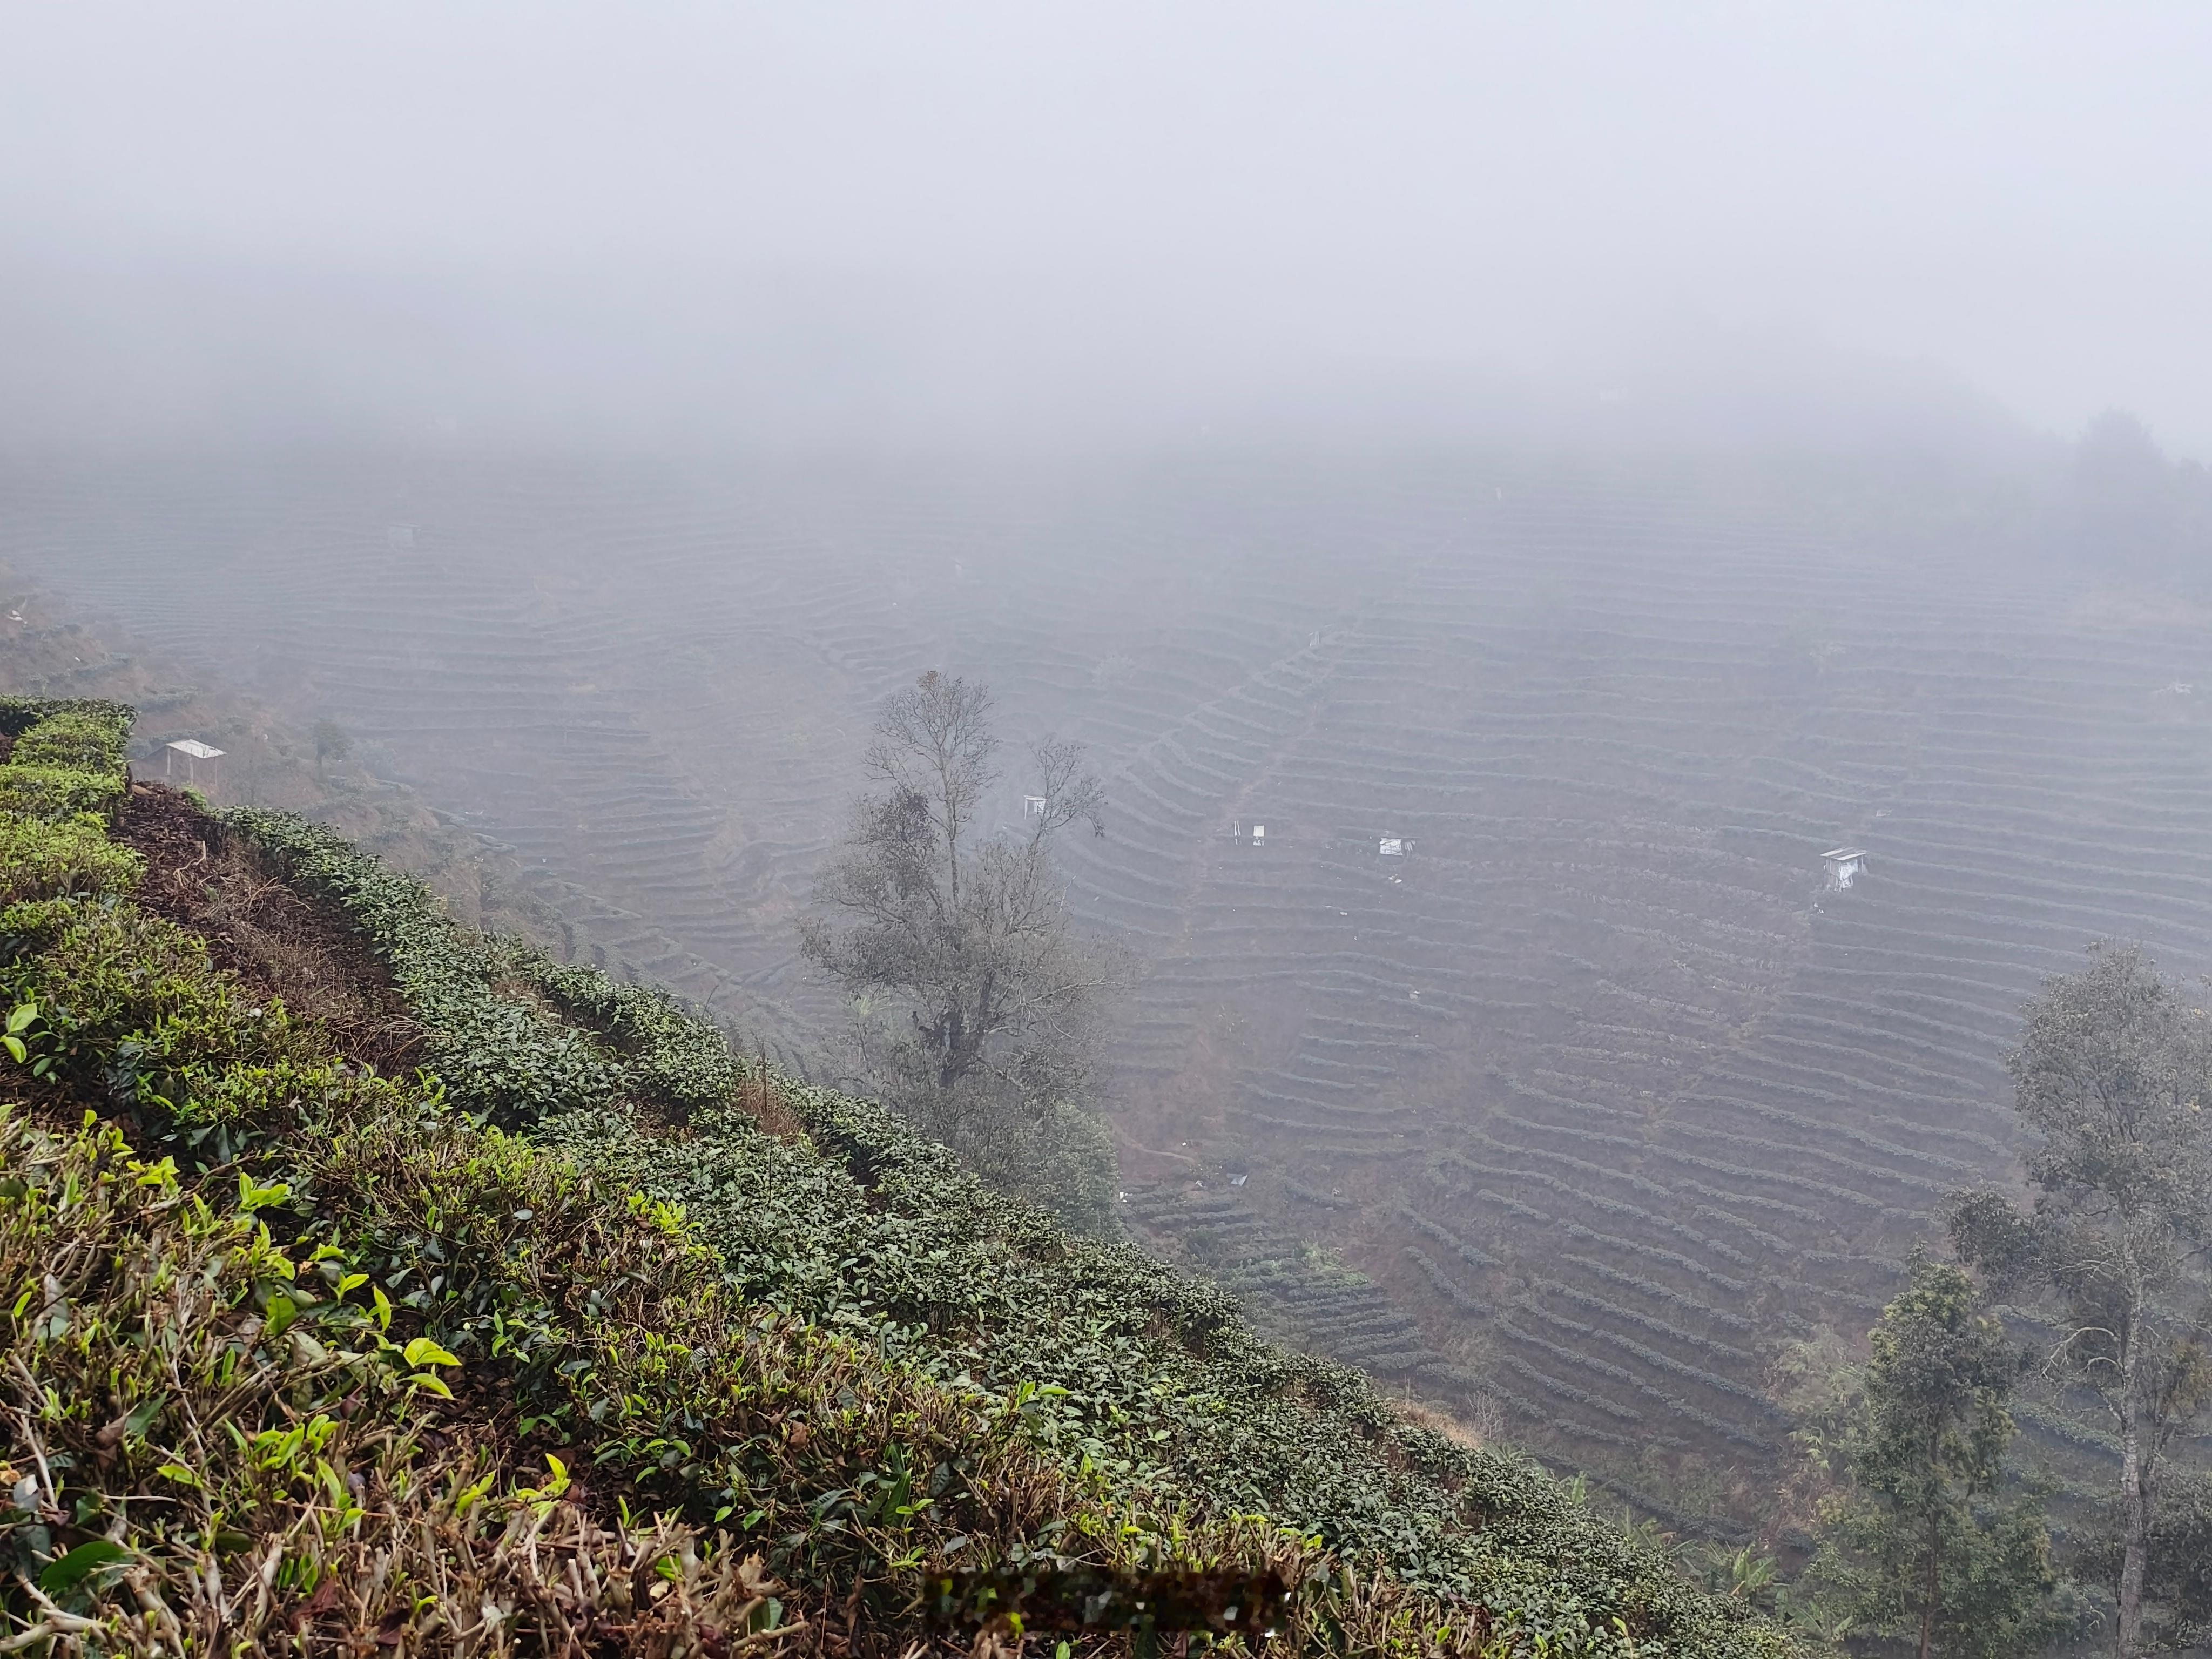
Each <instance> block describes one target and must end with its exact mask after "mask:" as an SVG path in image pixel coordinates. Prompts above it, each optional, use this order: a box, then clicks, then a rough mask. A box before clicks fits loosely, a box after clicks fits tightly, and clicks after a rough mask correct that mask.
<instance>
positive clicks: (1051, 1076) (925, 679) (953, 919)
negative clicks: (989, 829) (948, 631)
mask: <svg viewBox="0 0 2212 1659" xmlns="http://www.w3.org/2000/svg"><path fill="white" fill-rule="evenodd" d="M990 716H991V696H990V693H989V691H988V690H986V689H985V688H984V687H982V686H981V685H971V684H969V683H968V682H967V681H965V680H963V679H960V678H952V677H948V676H946V675H944V674H941V673H939V672H937V671H934V670H933V671H930V672H928V673H927V674H924V675H923V676H922V677H921V678H920V679H919V680H918V681H916V682H915V684H914V685H912V686H911V687H909V688H908V689H907V690H904V691H902V692H900V693H898V694H897V695H896V696H894V697H892V698H891V700H890V702H889V703H888V704H887V705H886V706H885V708H884V712H883V714H882V716H881V718H880V719H879V720H878V721H877V724H876V731H875V736H874V739H873V741H872V742H871V744H869V746H868V750H867V756H866V767H867V772H868V776H869V777H870V779H871V780H872V781H873V782H874V783H875V784H876V785H877V786H878V788H877V789H876V790H874V791H873V792H872V793H869V794H866V795H865V796H863V797H862V798H861V799H860V801H859V802H858V803H857V804H856V805H855V807H854V815H853V826H852V829H851V831H850V833H849V835H848V837H847V840H846V842H845V845H844V848H843V849H842V851H841V852H840V854H838V856H837V857H836V859H835V860H833V861H832V862H831V863H830V865H829V867H828V868H827V869H826V870H824V871H823V873H822V875H821V878H820V879H819V880H818V881H817V884H816V888H815V899H816V902H817V905H818V906H819V907H821V908H822V909H823V911H825V912H826V913H827V914H826V915H817V916H815V917H811V918H809V919H808V920H807V921H805V922H803V923H802V924H801V927H800V941H801V944H802V945H803V947H804V949H805V952H806V955H807V957H808V959H809V960H810V961H811V962H812V963H814V964H815V965H816V966H817V967H818V968H820V969H822V970H823V971H824V972H825V973H827V974H829V975H830V976H831V977H832V978H834V979H835V980H836V981H838V983H839V984H840V985H842V986H843V987H845V989H846V991H847V992H848V994H851V995H852V996H853V997H854V1006H855V1010H856V1015H857V1018H856V1021H855V1029H854V1037H855V1043H854V1048H855V1053H856V1055H857V1057H858V1059H859V1061H860V1068H861V1072H862V1075H863V1079H864V1081H865V1082H866V1084H867V1085H869V1086H872V1088H874V1089H875V1090H876V1091H878V1092H879V1093H880V1094H881V1095H882V1096H883V1097H884V1099H885V1100H886V1101H887V1103H890V1104H891V1105H893V1106H894V1107H896V1109H899V1110H900V1111H902V1113H904V1114H905V1115H907V1116H908V1117H909V1118H911V1119H912V1120H913V1121H915V1122H916V1123H917V1124H918V1125H920V1126H921V1127H922V1128H924V1129H925V1130H926V1131H927V1133H931V1134H933V1135H935V1136H936V1137H937V1138H938V1139H942V1140H944V1141H945V1143H946V1144H947V1145H949V1146H952V1147H953V1148H954V1149H955V1150H956V1151H957V1152H960V1153H961V1154H962V1155H963V1157H965V1158H968V1159H969V1162H970V1163H971V1164H975V1166H976V1167H978V1168H979V1169H980V1170H982V1171H983V1173H985V1174H986V1175H987V1176H990V1177H991V1178H993V1179H994V1180H995V1181H998V1182H1000V1184H1004V1185H1010V1186H1015V1187H1020V1188H1025V1189H1027V1190H1029V1191H1030V1192H1031V1193H1032V1194H1034V1195H1036V1196H1038V1197H1040V1198H1042V1199H1044V1200H1047V1201H1048V1202H1050V1203H1052V1204H1053V1206H1054V1207H1055V1208H1058V1209H1060V1211H1061V1212H1062V1213H1063V1214H1066V1215H1069V1216H1070V1218H1072V1219H1081V1220H1085V1222H1095V1221H1098V1220H1103V1216H1104V1212H1103V1207H1102V1206H1103V1204H1104V1202H1105V1199H1106V1195H1107V1188H1109V1186H1110V1184H1111V1180H1112V1152H1111V1148H1110V1143H1109V1141H1108V1140H1107V1139H1106V1138H1105V1137H1104V1135H1103V1131H1102V1130H1101V1129H1100V1127H1099V1126H1098V1125H1097V1122H1096V1121H1095V1120H1094V1119H1093V1118H1092V1117H1091V1115H1090V1113H1089V1111H1088V1110H1087V1108H1088V1107H1089V1106H1090V1104H1091V1100H1090V1095H1091V1086H1092V1084H1093V1079H1094V1076H1095V1070H1096V1065H1097V1039H1098V1035H1099V1021H1100V1018H1101V1017H1102V1015H1103V1012H1105V1010H1106V1008H1107V1007H1108V1006H1109V1004H1110V1003H1111V1002H1112V1001H1113V1000H1114V999H1115V994H1117V993H1118V992H1119V991H1120V990H1121V989H1122V988H1124V987H1126V985H1127V982H1128V980H1129V977H1130V975H1129V972H1128V967H1127V961H1126V958H1124V957H1122V956H1121V955H1120V954H1119V953H1118V952H1115V951H1112V950H1110V949H1108V948H1105V947H1103V946H1099V945H1091V944H1089V943H1086V942H1085V941H1082V940H1079V939H1077V938H1076V937H1075V934H1074V931H1073V926H1072V922H1071V918H1070V917H1069V915H1068V912H1067V908H1066V902H1065V896H1064V893H1063V891H1062V889H1061V886H1060V881H1059V879H1058V878H1057V877H1056V875H1055V874H1054V870H1053V866H1052V860H1051V851H1050V849H1051V843H1052V841H1053V839H1054V836H1057V835H1058V834H1059V833H1060V831H1061V830H1063V829H1066V828H1067V827H1069V826H1070V825H1071V824H1073V823H1079V822H1087V823H1091V824H1093V825H1094V826H1095V825H1097V824H1099V823H1101V822H1102V814H1103V810H1104V805H1105V791H1104V789H1103V786H1102V785H1101V784H1100V783H1099V781H1098V780H1097V777H1096V776H1095V775H1092V774H1091V771H1090V770H1089V769H1087V768H1086V766H1085V763H1084V758H1083V749H1082V746H1081V745H1080V744H1073V743H1064V742H1059V741H1055V740H1054V739H1051V738H1047V739H1045V740H1043V741H1042V742H1040V743H1037V744H1032V745H1031V746H1030V750H1029V765H1030V782H1031V784H1032V785H1033V790H1032V793H1031V794H1030V796H1029V798H1028V799H1027V800H1026V801H1025V804H1024V817H1023V821H1022V825H1021V829H1020V831H1019V833H1018V834H1015V835H998V836H985V835H981V834H979V832H978V829H979V824H978V814H979V812H980V811H981V809H982V805H983V802H984V799H985V798H986V796H987V793H988V792H989V791H990V789H991V787H992V786H993V785H994V783H995V782H996V781H998V777H999V772H998V767H997V763H996V757H997V754H998V750H999V744H998V739H997V738H996V737H995V736H994V734H993V732H992V731H991V720H990Z"/></svg>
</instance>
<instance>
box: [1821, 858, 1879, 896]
mask: <svg viewBox="0 0 2212 1659" xmlns="http://www.w3.org/2000/svg"><path fill="white" fill-rule="evenodd" d="M1820 860H1821V862H1822V863H1824V864H1826V866H1827V868H1828V890H1829V891H1830V892H1832V893H1840V892H1843V891H1844V890H1847V889H1848V888H1849V887H1850V884H1852V883H1853V882H1855V881H1857V879H1858V878H1859V876H1860V875H1861V873H1862V872H1864V870H1865V869H1866V865H1867V855H1866V849H1865V848H1863V847H1838V848H1832V849H1831V850H1829V851H1827V852H1826V853H1823V854H1820Z"/></svg>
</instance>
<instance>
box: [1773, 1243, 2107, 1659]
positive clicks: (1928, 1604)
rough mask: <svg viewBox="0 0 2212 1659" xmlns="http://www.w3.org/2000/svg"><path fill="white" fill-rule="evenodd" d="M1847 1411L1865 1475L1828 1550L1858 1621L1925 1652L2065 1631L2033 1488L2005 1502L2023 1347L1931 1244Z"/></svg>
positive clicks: (1848, 1441)
mask: <svg viewBox="0 0 2212 1659" xmlns="http://www.w3.org/2000/svg"><path fill="white" fill-rule="evenodd" d="M1872 1344H1873V1349H1874V1355H1873V1358H1872V1360H1871V1361H1870V1362H1869V1364H1868V1366H1867V1369H1866V1372H1865V1376H1864V1378H1863V1383H1862V1386H1861V1389H1860V1391H1859V1394H1858V1397H1857V1400H1856V1401H1853V1402H1852V1403H1851V1406H1850V1410H1849V1414H1848V1416H1847V1418H1846V1419H1845V1421H1844V1424H1843V1425H1840V1427H1841V1432H1840V1434H1839V1436H1838V1451H1839V1452H1840V1454H1841V1462H1842V1463H1843V1466H1844V1470H1845V1471H1846V1472H1847V1474H1848V1475H1849V1477H1850V1487H1849V1489H1848V1491H1847V1492H1846V1493H1845V1494H1844V1496H1843V1497H1842V1498H1839V1499H1838V1500H1836V1501H1834V1502H1832V1504H1830V1505H1829V1506H1828V1509H1827V1512H1826V1521H1827V1523H1828V1528H1829V1541H1828V1543H1827V1545H1826V1547H1825V1548H1824V1551H1823V1553H1822V1557H1821V1559H1820V1561H1819V1562H1818V1563H1817V1564H1816V1566H1815V1571H1814V1575H1813V1576H1814V1581H1815V1582H1816V1583H1823V1584H1824V1585H1825V1586H1826V1588H1827V1589H1829V1591H1830V1592H1831V1595H1832V1598H1833V1601H1834V1602H1835V1603H1836V1604H1837V1605H1838V1607H1839V1608H1840V1609H1841V1611H1842V1612H1843V1613H1844V1619H1845V1620H1846V1623H1847V1627H1849V1628H1851V1629H1855V1630H1858V1631H1863V1632H1869V1633H1875V1634H1880V1635H1884V1636H1888V1637H1891V1638H1908V1639H1909V1638H1917V1639H1918V1641H1919V1644H1920V1650H1921V1651H1922V1652H1923V1654H1924V1653H1929V1652H1935V1653H1941V1654H1944V1655H1947V1656H1950V1655H1956V1656H1962V1659H1967V1656H1972V1659H2010V1656H2015V1655H2019V1654H2022V1653H2032V1652H2033V1651H2035V1650H2038V1649H2039V1648H2041V1647H2043V1646H2045V1644H2048V1643H2049V1642H2051V1640H2053V1639H2055V1638H2057V1637H2058V1636H2060V1635H2062V1634H2063V1633H2064V1632H2065V1631H2066V1629H2067V1628H2068V1625H2069V1620H2068V1619H2067V1617H2066V1615H2065V1613H2063V1610H2062V1609H2061V1608H2060V1606H2059V1603H2058V1600H2057V1591H2058V1584H2057V1574H2056V1572H2055V1571H2053V1569H2052V1566H2051V1546H2050V1538H2049V1535H2048V1533H2047V1531H2046V1530H2045V1525H2044V1520H2043V1514H2042V1510H2041V1507H2040V1505H2039V1504H2038V1503H2037V1502H2036V1501H2035V1500H2034V1499H2033V1498H2015V1499H2014V1500H2012V1501H2010V1502H2008V1503H2001V1502H1999V1501H1997V1498H1996V1493H1997V1492H1998V1490H1999V1488H2000V1486H2001V1485H2002V1480H2003V1476H2004V1455H2005V1450H2006V1448H2007V1447H2008V1445H2009V1444H2010V1443H2011V1441H2012V1438H2013V1434H2014V1428H2013V1421H2012V1418H2011V1415H2010V1413H2008V1411H2007V1410H2006V1409H2005V1401H2006V1397H2007V1395H2008V1394H2009V1393H2010V1392H2011V1389H2012V1386H2013V1384H2014V1382H2015V1380H2016V1379H2017V1377H2018V1376H2019V1375H2020V1372H2021V1356H2020V1355H2019V1353H2018V1352H2015V1350H2014V1349H2013V1348H2012V1347H2011V1346H2009V1345H2008V1342H2007V1340H2006V1337H2005V1333H2004V1328H2003V1327H2002V1325H2000V1324H1999V1323H1998V1322H1997V1321H1996V1320H1995V1319H1993V1318H1991V1317H1990V1316H1988V1315H1986V1314H1984V1313H1983V1312H1982V1311H1981V1310H1980V1308H1979V1305H1978V1297H1977V1295H1976V1291H1975V1289H1974V1285H1973V1282H1972V1280H1971V1279H1968V1278H1967V1277H1966V1274H1965V1273H1963V1272H1961V1271H1960V1269H1959V1268H1957V1267H1954V1266H1952V1265H1950V1264H1949V1263H1947V1262H1936V1261H1930V1260H1929V1259H1928V1258H1927V1257H1926V1256H1924V1255H1916V1256H1915V1257H1914V1259H1913V1261H1912V1267H1911V1283H1910V1285H1908V1286H1907V1287H1906V1289H1905V1291H1903V1293H1902V1294H1900V1295H1899V1297H1897V1298H1896V1299H1895V1300H1894V1301H1893V1302H1892V1303H1891V1304H1889V1306H1888V1307H1887V1309H1885V1310H1883V1313H1882V1316H1881V1322H1880V1323H1879V1324H1877V1325H1876V1326H1875V1329H1874V1333H1873V1338H1872Z"/></svg>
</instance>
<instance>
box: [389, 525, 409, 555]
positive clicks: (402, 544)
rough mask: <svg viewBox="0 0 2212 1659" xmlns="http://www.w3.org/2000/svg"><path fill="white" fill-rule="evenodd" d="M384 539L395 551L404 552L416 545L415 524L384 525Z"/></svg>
mask: <svg viewBox="0 0 2212 1659" xmlns="http://www.w3.org/2000/svg"><path fill="white" fill-rule="evenodd" d="M384 539H385V541H386V543H387V544H389V545H390V547H391V548H392V551H393V552H395V553H404V552H405V551H406V550H408V549H409V548H410V547H412V546H414V545H415V526H413V525H411V524H388V525H386V526H384Z"/></svg>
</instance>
